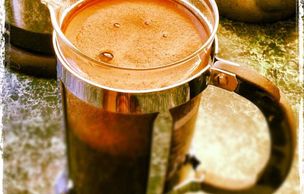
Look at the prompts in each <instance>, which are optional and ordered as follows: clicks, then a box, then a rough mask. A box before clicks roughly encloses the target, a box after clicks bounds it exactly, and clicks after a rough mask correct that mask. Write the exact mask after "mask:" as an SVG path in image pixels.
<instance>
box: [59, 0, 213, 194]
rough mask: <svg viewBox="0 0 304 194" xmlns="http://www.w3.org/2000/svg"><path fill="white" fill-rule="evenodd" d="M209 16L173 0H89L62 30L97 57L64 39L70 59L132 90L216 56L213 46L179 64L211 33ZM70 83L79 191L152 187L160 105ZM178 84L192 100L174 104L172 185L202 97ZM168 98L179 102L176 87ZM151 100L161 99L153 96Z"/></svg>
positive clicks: (68, 106) (175, 77)
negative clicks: (81, 93) (84, 90)
mask: <svg viewBox="0 0 304 194" xmlns="http://www.w3.org/2000/svg"><path fill="white" fill-rule="evenodd" d="M201 19H202V18H199V16H197V15H195V14H193V13H192V11H191V10H190V9H188V8H186V7H185V6H183V5H182V4H180V3H177V2H175V1H173V0H172V1H171V0H126V1H122V0H102V1H84V2H83V3H81V4H79V5H78V6H77V7H75V8H74V9H71V11H70V12H69V13H68V14H67V15H66V17H65V20H64V22H63V25H62V30H63V32H64V33H65V35H66V36H67V38H68V39H69V40H70V41H71V42H72V43H73V44H74V45H75V47H76V48H78V49H79V50H80V51H81V52H82V53H83V54H85V55H87V56H88V57H90V58H92V59H94V60H95V61H94V60H92V61H88V60H82V59H81V57H79V56H77V55H74V54H71V52H70V51H68V50H67V49H66V47H64V45H63V46H62V47H61V49H62V53H63V55H64V57H65V59H66V61H68V62H69V65H70V66H73V68H75V69H77V70H78V71H79V72H81V76H83V77H85V78H86V79H88V80H90V81H92V82H94V83H97V84H99V85H102V86H107V87H111V88H118V89H129V90H149V89H155V88H162V87H166V86H170V85H172V84H176V83H178V82H181V81H183V80H186V79H187V78H189V77H190V76H191V75H194V74H196V73H197V72H199V71H200V70H202V68H203V67H206V65H207V64H208V58H207V57H205V55H206V56H209V55H208V54H206V53H208V52H210V49H206V52H205V53H203V54H202V55H201V56H200V55H198V56H197V57H194V58H193V59H190V60H185V61H183V62H181V64H179V65H172V63H175V62H177V61H181V60H183V59H185V58H186V57H187V56H189V55H191V54H193V53H194V52H195V51H196V50H198V49H199V48H200V47H201V46H202V45H203V44H204V42H205V41H206V39H207V37H208V36H209V31H208V30H207V28H206V25H204V23H203V21H202V20H201ZM59 44H60V41H59ZM96 61H97V62H96ZM99 62H100V64H99ZM105 63H106V64H105ZM170 64H171V65H170ZM116 67H118V68H116ZM160 67H161V68H160ZM132 69H137V70H132ZM201 82H202V83H203V84H201V83H200V84H198V85H199V87H205V85H204V84H205V83H206V77H205V76H202V77H201ZM62 91H63V99H65V102H64V104H65V115H66V133H67V151H68V164H69V177H70V179H71V180H72V181H73V183H74V190H75V192H76V193H77V194H92V193H94V194H95V193H96V194H99V193H101V194H121V193H124V194H144V193H146V190H147V184H148V179H149V164H150V159H151V142H152V129H153V122H154V120H155V118H156V117H157V115H158V113H157V112H151V113H149V112H147V113H146V112H145V113H143V112H141V111H140V109H138V108H137V106H138V104H142V102H141V103H139V102H140V101H141V100H143V99H140V97H138V96H137V97H135V96H133V95H131V94H125V93H116V92H111V91H104V92H103V93H102V94H101V95H102V96H101V97H100V98H101V99H102V105H101V106H95V105H92V104H89V103H87V102H85V101H83V100H81V99H80V98H78V97H77V96H76V94H75V93H73V92H70V91H69V89H67V88H66V87H64V88H63V90H62ZM176 91H178V93H177V94H176V97H178V98H183V99H185V100H183V101H187V103H185V104H182V105H179V106H175V108H172V109H171V110H170V113H171V115H172V118H173V121H174V125H173V126H174V129H172V130H173V135H172V143H171V149H170V158H169V166H168V169H167V181H166V188H167V189H169V188H170V187H171V186H172V185H174V184H175V182H178V181H179V180H178V179H179V178H177V177H178V174H179V170H180V169H181V168H182V166H183V164H184V162H185V160H186V154H187V152H188V150H189V147H190V144H191V139H192V135H193V130H194V125H195V120H196V117H197V112H198V107H199V102H200V95H197V96H196V97H195V96H192V95H193V94H191V92H190V91H189V90H187V88H185V90H183V89H179V90H176ZM182 93H184V94H182ZM183 95H184V96H183ZM165 98H170V100H172V103H174V102H173V101H174V100H173V99H174V95H172V96H169V97H168V96H167V97H166V96H164V99H165ZM189 98H191V99H192V100H188V99H189ZM144 100H145V104H146V105H147V106H148V105H149V104H150V103H149V102H147V99H144ZM149 100H150V101H151V106H155V104H153V103H154V102H153V99H149ZM170 102H171V101H170ZM109 110H110V111H109Z"/></svg>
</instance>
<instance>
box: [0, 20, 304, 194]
mask: <svg viewBox="0 0 304 194" xmlns="http://www.w3.org/2000/svg"><path fill="white" fill-rule="evenodd" d="M218 38H219V43H220V49H221V52H220V55H221V57H223V58H226V59H229V60H233V61H235V62H239V63H242V64H245V65H249V66H251V67H252V68H254V69H256V70H257V71H259V72H260V73H261V74H262V75H264V76H266V77H267V78H269V79H270V80H272V81H273V82H274V83H276V84H277V85H278V86H279V87H280V89H281V90H282V91H283V92H284V93H285V94H286V96H287V98H288V100H289V102H290V103H291V104H292V107H293V110H294V111H295V115H296V114H297V113H298V110H299V100H300V98H301V95H303V86H302V85H300V83H299V82H298V59H297V57H298V56H297V53H298V51H297V45H298V34H297V29H296V22H295V19H291V20H288V21H283V22H278V23H275V24H267V25H249V24H243V23H239V22H232V21H230V20H226V19H222V20H221V25H220V28H219V33H218ZM0 78H1V82H2V85H3V90H2V91H3V93H2V102H3V104H4V110H3V125H4V131H3V132H4V194H46V193H47V194H49V193H53V190H54V189H53V185H54V181H55V178H56V176H57V175H58V173H59V172H60V171H62V169H63V168H64V164H65V154H64V153H65V146H64V139H63V133H64V131H63V122H62V112H61V110H60V103H59V100H58V96H57V92H58V91H57V83H56V80H47V79H41V78H34V77H31V76H27V75H22V74H19V73H15V72H12V71H10V70H8V69H4V67H1V71H0ZM199 114H200V115H199V117H201V118H200V119H199V121H198V123H197V130H196V136H195V144H194V145H193V152H196V153H197V155H198V157H199V159H200V160H202V161H203V163H204V165H205V168H206V170H208V171H212V172H214V173H217V174H220V175H221V176H230V177H231V176H233V177H237V178H240V179H242V178H246V177H250V176H252V174H254V173H255V172H258V171H259V170H260V169H261V168H262V167H263V164H264V163H265V161H266V160H267V153H268V150H269V136H268V133H267V129H266V122H265V120H264V118H263V117H262V114H261V113H260V112H259V111H258V110H257V108H255V107H254V106H253V105H252V104H250V103H248V102H247V101H246V100H244V99H243V98H241V97H239V96H237V95H234V94H231V93H228V92H226V91H223V90H220V89H218V88H214V87H209V88H208V89H207V90H206V91H205V92H204V94H203V100H202V103H201V109H200V113H199ZM219 118H220V119H219ZM223 129H225V130H223ZM202 148H203V149H202ZM214 153H216V154H214ZM277 193H280V194H299V193H300V191H299V176H298V157H296V159H295V163H294V166H293V169H292V172H291V174H290V175H289V177H288V180H287V181H286V183H284V185H283V186H282V188H281V189H280V190H279V191H278V192H277Z"/></svg>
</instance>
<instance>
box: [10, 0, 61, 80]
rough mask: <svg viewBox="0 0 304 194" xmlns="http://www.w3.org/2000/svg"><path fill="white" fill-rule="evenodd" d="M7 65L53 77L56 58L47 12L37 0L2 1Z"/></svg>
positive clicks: (30, 72) (34, 73)
mask: <svg viewBox="0 0 304 194" xmlns="http://www.w3.org/2000/svg"><path fill="white" fill-rule="evenodd" d="M5 12H6V19H5V23H6V28H7V32H8V33H7V35H8V37H7V39H8V41H7V43H8V44H7V49H6V50H7V56H8V60H7V66H9V67H10V68H12V69H15V70H19V71H22V72H25V73H29V74H33V75H38V76H47V77H48V76H54V75H55V74H56V60H55V57H54V52H53V48H52V41H51V38H52V36H51V33H52V27H51V21H50V18H49V12H48V10H47V8H46V7H45V5H43V4H41V2H40V0H5Z"/></svg>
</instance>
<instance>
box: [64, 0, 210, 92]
mask: <svg viewBox="0 0 304 194" xmlns="http://www.w3.org/2000/svg"><path fill="white" fill-rule="evenodd" d="M62 29H63V31H64V33H65V35H66V36H67V38H68V39H69V40H70V41H71V42H72V43H73V44H74V45H75V46H76V47H77V48H78V49H79V50H80V51H81V52H82V53H84V54H85V55H87V56H89V57H91V58H93V59H95V60H97V61H100V62H105V63H109V64H110V65H112V66H115V67H120V68H133V69H151V68H156V67H165V66H168V65H170V64H172V63H174V62H177V61H180V60H183V59H185V58H186V57H187V56H189V55H191V54H192V53H194V52H195V51H196V50H198V49H199V48H200V47H201V46H202V45H203V43H204V42H206V40H207V38H208V36H209V30H208V28H207V27H206V25H205V23H204V21H202V18H199V16H197V15H194V14H193V13H192V12H191V11H190V10H189V9H187V8H185V7H184V6H183V5H182V4H179V3H176V2H175V1H173V0H166V1H163V0H152V1H147V0H131V1H120V0H107V1H105V0H104V1H87V2H86V3H83V4H81V5H80V6H77V8H75V9H73V10H72V11H71V12H70V13H69V14H68V15H67V17H66V19H65V21H64V23H63V27H62ZM197 60H201V61H199V62H193V61H192V62H191V63H190V64H187V65H184V66H183V67H181V66H180V67H176V69H170V70H168V71H170V73H168V72H166V73H165V74H164V75H162V74H159V73H155V75H153V73H150V74H149V76H147V75H144V76H142V75H143V74H142V75H138V76H137V75H136V76H133V75H131V76H130V77H128V75H129V74H126V75H124V76H122V75H121V76H117V77H118V78H115V77H113V78H112V79H111V78H105V76H104V74H105V70H104V69H102V68H100V66H98V65H96V64H95V65H91V66H90V67H88V66H84V65H83V64H78V66H77V68H79V69H81V71H83V72H85V74H86V75H87V77H88V79H90V80H92V81H94V82H96V83H100V84H103V85H106V86H110V87H114V88H120V89H134V90H138V89H140V90H143V89H152V88H160V87H164V86H169V85H172V84H173V83H178V82H180V81H182V80H185V79H186V78H188V77H190V76H191V75H193V73H195V72H197V71H199V70H200V69H201V68H202V67H203V66H200V65H201V64H202V63H204V65H205V63H206V61H204V60H205V59H203V58H201V59H197ZM189 70H190V71H189ZM107 73H108V74H111V72H107ZM172 73H174V74H175V76H170V74H172ZM131 74H132V73H131ZM122 77H128V80H129V81H128V82H126V80H122V79H123V78H122ZM119 78H120V79H119ZM134 78H135V79H134ZM136 78H137V79H136ZM160 78H161V79H162V80H161V81H159V79H160ZM140 80H142V81H140ZM132 81H133V82H132Z"/></svg>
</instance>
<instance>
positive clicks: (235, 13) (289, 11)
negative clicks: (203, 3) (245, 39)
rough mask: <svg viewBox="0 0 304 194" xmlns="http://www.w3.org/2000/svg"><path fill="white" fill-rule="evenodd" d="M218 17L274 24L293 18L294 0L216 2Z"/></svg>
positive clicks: (222, 0) (220, 0)
mask: <svg viewBox="0 0 304 194" xmlns="http://www.w3.org/2000/svg"><path fill="white" fill-rule="evenodd" d="M216 2H217V5H218V7H219V11H220V15H221V16H224V17H227V18H229V19H233V20H238V21H244V22H274V21H279V20H283V19H286V18H288V17H291V16H294V15H295V13H296V4H297V3H296V0H246V1H244V0H216Z"/></svg>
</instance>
